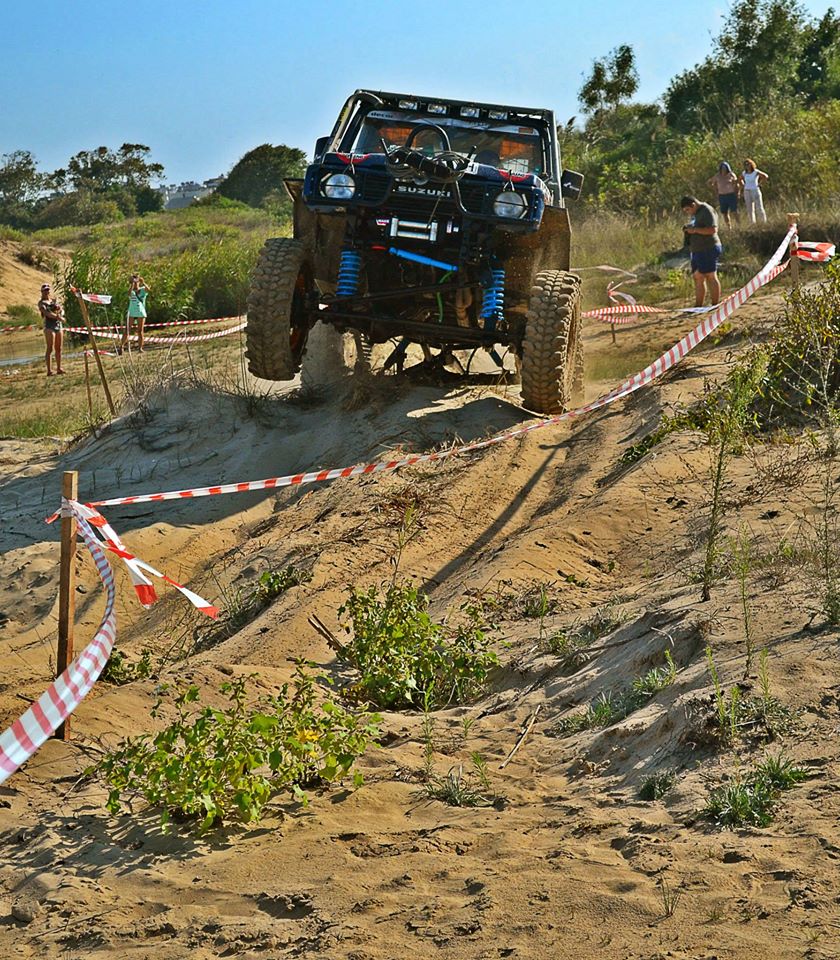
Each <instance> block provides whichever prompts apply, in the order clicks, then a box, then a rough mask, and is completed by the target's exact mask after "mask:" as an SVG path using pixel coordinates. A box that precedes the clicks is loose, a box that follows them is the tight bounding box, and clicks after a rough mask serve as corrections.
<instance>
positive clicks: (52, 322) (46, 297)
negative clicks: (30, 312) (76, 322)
mask: <svg viewBox="0 0 840 960" xmlns="http://www.w3.org/2000/svg"><path fill="white" fill-rule="evenodd" d="M38 312H39V313H40V314H41V319H42V320H43V321H44V340H45V341H46V343H47V352H46V354H45V355H44V359H45V360H46V362H47V376H48V377H51V376H52V375H53V372H52V369H51V367H50V357H51V355H52V353H53V351H55V372H56V373H64V371H63V370H62V369H61V343H62V340H63V338H64V334H63V333H62V332H61V322H62V320H63V319H64V312H63V310H62V308H61V304H60V303H59V302H58V301H57V300H56V299H55V298H54V297H51V296H50V285H49V284H48V283H42V284H41V299H40V300H39V301H38Z"/></svg>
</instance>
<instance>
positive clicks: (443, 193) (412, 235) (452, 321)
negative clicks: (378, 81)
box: [246, 90, 583, 413]
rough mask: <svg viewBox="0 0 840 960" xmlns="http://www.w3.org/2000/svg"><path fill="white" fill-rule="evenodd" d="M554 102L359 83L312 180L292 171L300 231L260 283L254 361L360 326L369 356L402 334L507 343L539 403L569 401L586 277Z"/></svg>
mask: <svg viewBox="0 0 840 960" xmlns="http://www.w3.org/2000/svg"><path fill="white" fill-rule="evenodd" d="M581 181H582V177H581V176H580V175H579V174H576V173H573V172H571V171H565V170H562V169H561V167H560V157H559V152H558V146H557V132H556V126H555V121H554V114H553V112H552V111H550V110H542V109H534V108H526V107H511V106H507V105H502V104H490V103H473V102H466V101H462V100H445V99H442V98H440V97H436V98H434V99H429V98H427V97H418V96H415V95H413V94H411V95H409V94H401V93H384V92H381V91H372V90H357V91H356V92H355V93H354V94H353V95H352V96H351V97H350V98H349V99H348V100H347V102H346V103H345V104H344V107H343V108H342V110H341V113H340V114H339V117H338V120H337V121H336V123H335V126H334V128H333V131H332V133H331V134H330V135H329V136H328V137H322V138H321V139H319V140H318V142H317V144H316V147H315V156H314V159H313V162H312V164H311V165H310V166H309V167H308V169H307V171H306V176H305V177H304V179H303V180H287V181H286V189H287V190H288V192H289V194H290V196H291V198H292V201H293V204H294V236H293V237H292V238H287V237H282V238H276V239H271V240H268V241H267V242H266V244H265V247H264V248H263V250H262V253H261V255H260V259H259V262H258V264H257V266H256V268H255V270H254V273H253V276H252V279H251V287H250V292H249V296H248V323H247V328H246V343H247V347H246V350H247V357H248V366H249V369H250V371H251V373H253V374H254V375H256V376H258V377H262V378H264V379H267V380H290V379H292V378H293V377H294V376H295V374H296V373H297V372H298V371H299V370H300V367H301V363H302V361H303V359H304V356H305V353H306V349H307V339H308V337H309V334H310V331H311V330H312V329H313V327H314V326H315V325H316V324H318V323H321V324H329V325H331V326H332V327H334V328H336V329H337V330H338V331H340V332H351V333H352V334H353V335H354V338H355V340H356V345H357V348H358V350H359V355H360V356H365V355H367V353H368V351H369V348H370V345H371V344H375V343H386V342H388V341H393V342H394V344H395V346H394V348H393V350H392V351H391V353H390V355H389V357H388V359H387V360H386V362H385V367H386V368H388V367H390V366H394V365H395V366H397V367H398V368H401V367H402V365H403V362H404V359H405V355H406V349H407V347H408V345H409V344H411V343H418V344H420V345H421V346H422V347H423V350H424V353H425V355H426V357H427V359H428V358H429V357H431V356H432V351H433V350H439V351H440V354H439V357H440V358H441V359H442V361H443V362H446V361H448V360H449V359H450V358H451V357H452V356H453V351H455V350H474V349H476V348H485V349H486V350H487V351H488V352H489V353H490V355H491V356H492V357H493V358H494V359H495V360H496V362H498V363H500V365H501V360H502V357H501V356H500V353H499V348H504V347H507V348H509V349H510V350H511V351H512V353H513V354H514V356H515V357H516V361H517V368H518V370H519V372H520V375H521V381H522V400H523V403H524V405H525V406H526V407H527V408H529V409H531V410H535V411H537V412H540V413H554V412H558V411H561V410H563V409H564V408H565V407H566V406H567V405H568V404H570V403H571V401H572V399H573V396H574V394H575V393H577V392H579V391H580V389H581V387H582V379H583V370H582V366H583V356H582V351H581V342H580V283H579V280H578V278H577V277H576V276H574V275H573V274H571V273H569V241H570V228H569V216H568V212H567V209H566V206H565V200H566V199H567V198H574V197H577V196H578V195H579V193H580V188H581Z"/></svg>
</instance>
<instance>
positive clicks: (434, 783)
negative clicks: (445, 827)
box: [425, 753, 498, 807]
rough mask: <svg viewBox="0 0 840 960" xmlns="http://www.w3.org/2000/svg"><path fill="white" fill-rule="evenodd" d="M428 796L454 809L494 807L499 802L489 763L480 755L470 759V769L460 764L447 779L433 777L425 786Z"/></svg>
mask: <svg viewBox="0 0 840 960" xmlns="http://www.w3.org/2000/svg"><path fill="white" fill-rule="evenodd" d="M425 792H426V796H427V797H429V798H430V799H431V800H440V801H441V802H442V803H448V804H449V805H450V806H452V807H492V806H493V804H494V803H495V802H496V801H497V799H498V798H497V797H496V795H495V793H494V792H493V788H492V786H491V784H490V776H489V774H488V771H487V761H486V760H485V759H484V758H483V757H482V756H481V754H480V753H473V754H472V756H471V757H470V768H468V769H467V770H466V771H465V770H464V765H463V764H462V763H459V764H458V766H457V767H452V768H451V769H450V770H449V772H448V773H447V774H446V776H445V777H437V776H434V775H432V776H431V777H430V778H429V779H428V782H427V783H426V786H425Z"/></svg>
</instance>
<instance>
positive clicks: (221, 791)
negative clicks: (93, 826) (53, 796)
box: [97, 664, 379, 832]
mask: <svg viewBox="0 0 840 960" xmlns="http://www.w3.org/2000/svg"><path fill="white" fill-rule="evenodd" d="M246 688H247V679H246V678H238V679H236V680H234V681H233V682H231V683H226V684H224V685H223V686H222V687H221V693H222V694H223V695H224V696H225V698H226V701H227V704H226V706H224V707H221V708H216V707H210V706H201V705H200V703H199V701H200V694H199V690H198V688H197V687H195V686H191V687H188V688H187V689H182V690H179V691H177V692H176V695H175V696H174V699H173V703H172V707H173V708H174V713H175V716H174V719H173V720H172V721H171V722H170V723H169V724H168V725H167V726H166V727H164V729H163V730H161V731H160V732H159V733H157V734H155V735H154V736H152V735H150V734H143V735H141V736H139V737H130V738H128V739H127V740H125V741H123V742H122V743H121V744H120V746H119V747H118V748H117V749H116V750H115V751H113V752H112V753H110V754H109V755H108V756H107V757H106V758H105V759H104V760H103V761H102V762H101V763H100V764H99V766H98V768H97V770H98V771H99V773H101V775H102V776H103V777H104V778H105V780H106V781H107V783H108V785H109V787H110V791H109V794H108V802H107V806H108V809H109V811H110V812H111V813H113V814H116V813H118V812H119V811H120V810H121V809H122V807H123V805H124V804H125V803H126V799H127V798H128V799H129V800H130V798H131V797H132V796H133V795H136V794H139V795H140V796H141V797H143V799H144V800H145V801H146V802H147V803H148V804H150V805H151V806H152V807H155V808H158V809H160V811H161V822H162V824H164V825H166V824H168V823H169V821H170V819H172V818H175V819H178V820H191V821H196V822H197V827H198V830H199V831H200V832H203V831H206V830H208V829H210V828H211V827H213V826H218V825H220V824H221V823H223V822H226V821H228V820H230V819H231V818H232V817H237V818H238V819H240V820H241V821H243V822H244V823H252V822H253V821H255V820H258V819H259V818H260V816H261V814H262V811H263V808H264V807H265V804H266V803H267V802H268V801H269V799H270V798H271V796H272V794H273V793H274V792H276V791H281V790H287V791H289V792H290V793H291V794H292V796H293V797H294V798H295V799H296V800H298V801H300V802H306V800H307V797H306V794H305V793H304V789H305V788H311V787H317V786H321V785H326V784H330V783H335V782H338V781H340V780H343V779H344V778H345V777H346V776H348V775H349V774H350V773H351V772H353V768H354V764H355V762H356V759H357V758H358V757H360V756H361V755H362V754H363V753H364V752H365V750H366V749H367V747H368V745H369V744H370V742H371V740H372V739H373V738H374V737H376V736H377V735H378V732H379V731H378V727H377V724H378V722H379V717H377V716H376V715H374V714H369V713H366V712H364V711H361V712H351V711H348V710H345V709H344V708H342V707H341V706H339V705H337V704H336V703H334V702H332V701H330V700H326V701H323V702H322V703H318V702H317V697H316V689H317V688H316V678H315V677H313V676H312V675H311V674H308V673H306V671H305V670H304V669H303V665H302V664H298V666H297V669H296V671H295V675H294V677H293V679H292V681H291V682H290V683H286V684H283V686H282V687H281V689H280V692H279V693H278V694H277V695H276V696H274V697H270V698H265V699H263V700H261V701H260V702H259V703H258V705H257V706H256V707H249V706H248V705H247V703H246ZM161 708H162V701H158V703H157V704H156V705H155V708H154V711H153V716H156V715H157V714H158V712H159V711H160V710H161ZM361 782H362V781H361V774H359V773H358V772H356V773H355V775H354V783H355V785H356V786H358V785H360V784H361Z"/></svg>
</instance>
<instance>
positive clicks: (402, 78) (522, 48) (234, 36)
mask: <svg viewBox="0 0 840 960" xmlns="http://www.w3.org/2000/svg"><path fill="white" fill-rule="evenodd" d="M830 5H831V4H830V3H828V2H817V0H811V2H806V3H805V4H804V6H805V7H806V8H807V9H808V10H809V11H810V12H811V13H812V14H815V15H821V14H823V13H824V12H825V11H826V9H828V7H829V6H830ZM728 6H729V5H728V4H727V3H722V2H710V3H664V2H661V0H637V2H634V3H626V2H620V0H599V2H584V3H579V2H575V3H565V2H562V0H561V2H558V0H528V2H527V3H521V2H520V3H515V2H514V3H511V2H510V0H484V2H475V0H403V2H397V0H357V2H348V0H343V2H336V0H329V2H323V0H322V2H314V3H307V2H306V0H303V2H300V0H298V2H288V0H204V2H196V0H169V2H162V0H136V2H135V3H134V4H132V5H128V4H125V5H124V4H119V3H116V2H114V0H107V2H106V0H39V2H37V3H35V4H33V3H24V2H21V0H7V3H5V4H4V7H5V9H4V11H3V31H2V34H0V154H1V153H8V152H10V151H12V150H17V149H26V150H31V151H32V152H33V153H34V154H35V156H36V157H37V159H38V161H39V164H40V166H41V169H43V170H51V169H54V168H55V167H58V166H62V165H64V164H65V163H66V161H67V159H68V157H70V156H71V155H72V154H74V153H76V152H78V151H79V150H83V149H90V148H92V147H95V146H99V145H100V144H106V145H108V146H119V145H120V144H121V143H124V142H126V141H128V142H132V143H136V142H140V143H146V144H148V145H149V146H150V147H152V155H153V158H154V159H155V160H158V161H160V162H161V163H163V164H164V165H165V167H166V174H167V176H166V179H167V181H169V182H175V181H180V180H186V179H199V180H201V179H206V178H207V177H211V176H214V175H216V174H218V173H224V172H227V170H229V169H230V167H231V166H232V165H233V163H234V162H235V161H236V160H237V159H238V158H239V157H240V156H241V155H242V154H243V153H244V152H245V151H246V150H248V149H250V148H251V147H254V146H256V145H258V144H260V143H266V142H270V143H287V144H289V145H291V146H297V147H300V148H301V149H303V150H305V151H307V153H309V152H311V149H312V146H313V144H314V141H315V138H316V137H318V136H321V135H323V134H326V133H328V132H329V130H330V127H331V126H332V122H333V120H334V118H335V115H336V113H337V111H338V109H339V107H340V105H341V103H342V102H343V101H344V98H345V97H346V96H347V95H348V94H349V93H350V92H352V91H353V90H354V89H355V88H356V87H370V88H373V89H384V90H399V91H403V90H404V91H406V92H413V93H421V94H422V93H429V94H431V95H438V96H449V97H455V98H458V97H464V98H466V99H475V100H490V101H498V102H501V101H508V102H511V103H515V104H520V105H528V106H540V107H542V106H545V107H551V108H553V109H554V110H555V111H556V112H557V115H558V119H562V120H566V119H568V118H569V117H570V116H572V115H573V114H575V113H577V104H576V99H577V97H576V93H577V90H578V88H579V87H580V85H581V81H582V77H583V75H584V74H585V73H586V72H587V71H588V69H589V67H590V65H591V62H592V60H593V59H594V58H595V57H599V56H603V55H604V54H606V53H607V52H608V51H609V50H610V49H611V48H613V47H615V46H616V45H618V44H619V43H630V44H632V46H633V47H634V49H635V51H636V56H637V63H638V68H639V74H640V77H641V87H640V90H639V96H640V97H641V98H643V99H655V98H656V97H658V96H660V95H661V94H662V92H663V91H664V89H665V87H666V86H667V84H668V81H669V79H670V78H671V77H672V76H673V75H674V74H675V73H678V72H679V71H680V70H683V69H685V68H687V67H690V66H692V65H693V64H694V63H696V62H697V61H698V60H700V59H702V57H703V56H704V55H705V54H706V53H707V52H708V51H709V49H710V47H711V38H712V37H713V36H714V35H715V34H716V33H717V32H718V31H719V28H720V24H721V20H722V17H723V16H724V15H725V12H726V10H727V9H728Z"/></svg>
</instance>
